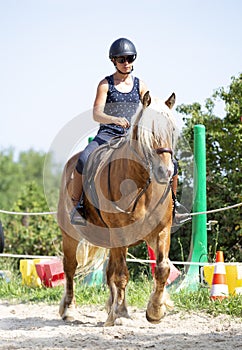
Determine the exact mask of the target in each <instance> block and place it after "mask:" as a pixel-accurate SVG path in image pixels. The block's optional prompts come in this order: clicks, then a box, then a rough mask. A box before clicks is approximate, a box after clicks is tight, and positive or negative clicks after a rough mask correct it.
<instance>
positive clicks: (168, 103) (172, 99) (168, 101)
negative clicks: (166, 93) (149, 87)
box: [165, 92, 176, 109]
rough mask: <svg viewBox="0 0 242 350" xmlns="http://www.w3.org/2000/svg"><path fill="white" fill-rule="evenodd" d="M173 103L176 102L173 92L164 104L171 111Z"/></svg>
mask: <svg viewBox="0 0 242 350" xmlns="http://www.w3.org/2000/svg"><path fill="white" fill-rule="evenodd" d="M175 102H176V95H175V93H174V92H173V93H172V94H171V96H170V97H169V98H168V100H166V102H165V104H166V105H167V106H168V107H169V108H170V109H172V107H173V106H174V104H175Z"/></svg>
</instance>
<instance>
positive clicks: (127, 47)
mask: <svg viewBox="0 0 242 350" xmlns="http://www.w3.org/2000/svg"><path fill="white" fill-rule="evenodd" d="M131 55H133V56H134V60H135V59H136V57H137V52H136V48H135V46H134V44H133V43H132V41H130V40H129V39H126V38H120V39H117V40H115V41H114V42H113V43H112V45H111V47H110V49H109V58H110V60H112V61H113V63H114V65H115V66H116V64H115V61H114V60H113V59H115V57H120V56H131ZM132 70H133V68H132ZM118 71H119V70H118ZM119 72H120V73H122V74H124V73H123V72H121V71H119ZM130 73H131V72H130Z"/></svg>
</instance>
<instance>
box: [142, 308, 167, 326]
mask: <svg viewBox="0 0 242 350" xmlns="http://www.w3.org/2000/svg"><path fill="white" fill-rule="evenodd" d="M164 316H165V315H163V316H162V317H164ZM162 317H161V318H159V319H154V318H151V317H150V316H149V315H148V312H147V311H146V319H147V321H148V322H150V323H152V324H158V323H160V321H161V319H162Z"/></svg>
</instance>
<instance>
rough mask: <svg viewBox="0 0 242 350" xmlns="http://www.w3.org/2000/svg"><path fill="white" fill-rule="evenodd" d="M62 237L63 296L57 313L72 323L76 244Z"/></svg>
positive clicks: (66, 237)
mask: <svg viewBox="0 0 242 350" xmlns="http://www.w3.org/2000/svg"><path fill="white" fill-rule="evenodd" d="M62 237H63V253H64V258H63V266H64V272H65V278H66V285H65V291H64V295H63V297H62V300H61V302H60V306H59V313H60V316H61V317H62V319H63V320H66V321H74V319H75V316H74V314H75V308H76V301H75V295H74V275H75V272H76V267H77V260H76V249H77V245H78V242H77V241H76V240H75V239H73V238H71V237H70V236H68V235H67V234H66V233H65V232H62Z"/></svg>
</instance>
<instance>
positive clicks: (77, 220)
mask: <svg viewBox="0 0 242 350" xmlns="http://www.w3.org/2000/svg"><path fill="white" fill-rule="evenodd" d="M70 222H71V224H72V225H81V226H86V225H87V222H86V219H85V210H84V206H83V202H82V201H80V202H78V204H77V205H76V206H75V207H74V208H73V209H72V211H71V212H70Z"/></svg>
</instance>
